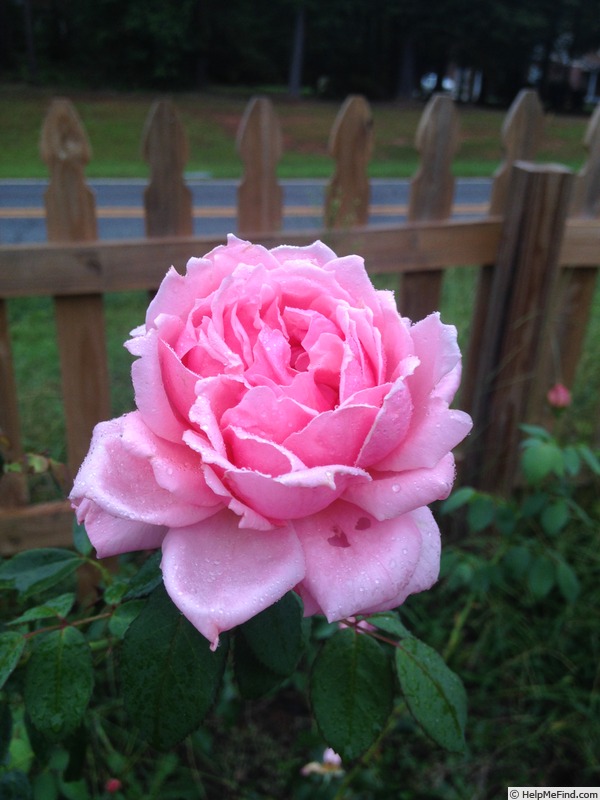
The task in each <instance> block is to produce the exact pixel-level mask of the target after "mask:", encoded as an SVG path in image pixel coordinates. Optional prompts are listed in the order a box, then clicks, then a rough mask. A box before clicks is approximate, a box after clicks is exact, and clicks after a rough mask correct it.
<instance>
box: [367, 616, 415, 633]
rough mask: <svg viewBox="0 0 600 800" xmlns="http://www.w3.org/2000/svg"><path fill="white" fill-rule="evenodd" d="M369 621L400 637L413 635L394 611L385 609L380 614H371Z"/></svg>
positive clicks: (382, 629)
mask: <svg viewBox="0 0 600 800" xmlns="http://www.w3.org/2000/svg"><path fill="white" fill-rule="evenodd" d="M367 622H369V623H370V624H371V625H374V626H375V627H376V628H378V629H379V630H381V631H384V632H385V633H389V634H391V635H392V636H395V637H396V638H398V639H405V638H406V637H407V636H412V633H411V632H410V631H409V630H408V628H406V627H405V626H404V624H403V623H402V621H401V620H400V617H399V616H398V614H397V613H395V612H394V611H383V612H381V613H378V614H371V615H370V616H368V617H367Z"/></svg>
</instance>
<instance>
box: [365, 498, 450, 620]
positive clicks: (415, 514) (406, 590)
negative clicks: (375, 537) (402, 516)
mask: <svg viewBox="0 0 600 800" xmlns="http://www.w3.org/2000/svg"><path fill="white" fill-rule="evenodd" d="M407 516H410V517H411V519H412V521H413V523H414V524H415V525H416V527H417V529H418V531H419V533H420V535H421V552H420V555H419V560H418V562H417V566H416V567H415V571H414V572H413V574H412V575H411V577H410V580H409V581H408V583H407V584H406V585H405V586H403V587H402V589H401V590H400V591H399V592H398V594H397V595H396V596H395V597H393V598H392V599H391V600H388V601H386V602H384V603H382V604H380V605H375V606H372V607H371V608H366V609H364V610H363V612H362V613H363V614H375V613H376V612H377V611H389V609H390V608H397V607H398V606H400V605H402V603H403V602H404V601H405V600H406V598H407V597H409V596H410V595H411V594H417V593H418V592H424V591H426V590H427V589H431V587H432V586H433V584H434V583H435V582H436V581H437V579H438V577H439V573H440V552H441V549H442V545H441V539H440V531H439V528H438V526H437V524H436V522H435V520H434V518H433V514H432V513H431V511H430V510H429V509H428V508H417V509H415V510H414V511H411V512H410V514H409V515H407Z"/></svg>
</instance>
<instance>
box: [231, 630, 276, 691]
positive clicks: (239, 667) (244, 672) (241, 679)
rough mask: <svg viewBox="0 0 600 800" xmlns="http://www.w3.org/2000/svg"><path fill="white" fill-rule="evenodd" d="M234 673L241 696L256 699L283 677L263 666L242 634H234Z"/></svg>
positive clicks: (274, 686)
mask: <svg viewBox="0 0 600 800" xmlns="http://www.w3.org/2000/svg"><path fill="white" fill-rule="evenodd" d="M234 655H235V659H234V673H235V679H236V681H237V684H238V686H239V689H240V692H241V694H242V697H245V698H246V699H247V700H256V699H257V698H258V697H263V696H264V695H266V694H268V693H269V692H271V691H272V690H273V689H276V688H277V687H278V686H280V684H281V682H282V681H284V680H285V677H283V676H282V675H278V674H277V673H276V672H273V671H272V670H270V669H268V668H267V667H265V665H264V664H263V663H262V662H260V661H259V660H258V658H256V656H255V655H254V653H253V651H252V649H251V647H250V645H249V644H248V642H247V641H246V638H245V637H244V636H240V635H237V634H236V637H235V647H234Z"/></svg>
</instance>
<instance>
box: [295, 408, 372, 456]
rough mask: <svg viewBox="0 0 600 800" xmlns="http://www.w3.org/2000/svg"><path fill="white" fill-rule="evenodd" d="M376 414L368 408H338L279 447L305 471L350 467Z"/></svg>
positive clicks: (326, 413)
mask: <svg viewBox="0 0 600 800" xmlns="http://www.w3.org/2000/svg"><path fill="white" fill-rule="evenodd" d="M377 411H378V409H377V408H374V407H373V406H370V405H344V406H340V407H339V408H336V409H335V411H326V412H324V413H323V414H319V415H318V416H317V417H315V418H314V419H312V420H311V421H310V422H309V423H308V425H306V427H305V428H303V429H302V430H301V431H298V432H296V433H292V435H291V436H288V438H287V439H286V440H285V442H284V443H283V444H284V446H285V447H286V448H287V449H288V450H291V451H292V452H293V453H295V454H296V455H297V456H298V458H300V459H301V460H302V461H303V462H304V463H305V464H306V466H308V467H317V466H324V465H326V464H332V463H333V464H348V465H350V466H354V465H355V464H356V459H357V458H358V454H359V451H360V448H361V445H362V443H363V442H364V441H365V439H366V437H367V435H368V433H369V431H370V430H371V428H372V427H373V423H374V422H375V417H376V415H377Z"/></svg>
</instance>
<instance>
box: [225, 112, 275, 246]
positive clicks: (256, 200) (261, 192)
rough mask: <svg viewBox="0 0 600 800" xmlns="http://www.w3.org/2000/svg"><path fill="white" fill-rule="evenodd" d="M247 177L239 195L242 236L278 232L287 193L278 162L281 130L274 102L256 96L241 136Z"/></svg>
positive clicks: (239, 219)
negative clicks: (284, 195) (279, 181)
mask: <svg viewBox="0 0 600 800" xmlns="http://www.w3.org/2000/svg"><path fill="white" fill-rule="evenodd" d="M236 146H237V151H238V153H239V154H240V156H241V158H242V161H243V162H244V175H243V177H242V180H241V182H240V185H239V187H238V192H237V204H238V207H237V230H238V231H240V232H241V233H242V234H246V233H247V232H248V231H252V232H254V233H257V232H265V231H278V230H279V229H280V228H281V224H282V220H283V190H282V188H281V186H280V185H279V183H278V182H277V163H278V162H279V160H280V159H281V155H282V152H283V145H282V137H281V127H280V125H279V119H278V117H277V114H276V113H275V109H274V108H273V104H272V102H271V101H270V100H269V99H268V98H267V97H253V98H252V99H251V100H250V102H249V103H248V105H247V107H246V110H245V112H244V116H243V117H242V121H241V123H240V127H239V129H238V135H237V142H236Z"/></svg>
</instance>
